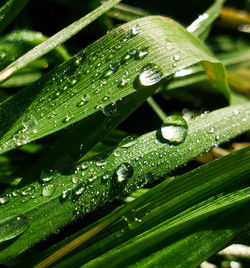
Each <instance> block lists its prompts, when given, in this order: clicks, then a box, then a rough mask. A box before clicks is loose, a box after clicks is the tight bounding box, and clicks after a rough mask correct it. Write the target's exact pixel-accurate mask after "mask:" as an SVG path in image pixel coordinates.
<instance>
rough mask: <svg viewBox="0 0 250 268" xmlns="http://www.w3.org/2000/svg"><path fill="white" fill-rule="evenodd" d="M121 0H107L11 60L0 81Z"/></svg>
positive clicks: (45, 52)
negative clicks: (14, 59)
mask: <svg viewBox="0 0 250 268" xmlns="http://www.w3.org/2000/svg"><path fill="white" fill-rule="evenodd" d="M13 1H14V0H13ZM120 1H121V0H109V1H108V2H106V3H104V4H103V5H101V6H100V7H99V8H97V9H95V10H94V11H92V12H91V13H89V14H87V15H86V16H84V17H83V18H81V19H79V20H77V21H75V22H73V23H72V24H70V25H69V26H68V27H66V28H64V29H63V30H61V31H59V32H58V33H56V34H55V35H53V36H52V37H50V38H49V39H48V40H46V41H44V42H43V43H42V44H40V45H38V46H36V47H35V48H33V49H32V50H30V51H29V52H28V53H26V54H25V55H24V56H22V57H21V58H19V59H18V60H16V61H15V62H13V63H12V64H11V65H9V66H8V67H6V68H5V69H4V70H3V71H2V72H0V82H3V81H5V80H6V79H8V78H9V77H10V76H11V75H13V74H14V73H16V72H17V71H19V70H21V69H22V68H24V67H26V66H27V65H28V64H29V63H31V62H32V61H34V60H36V59H38V58H40V57H41V56H43V55H45V54H47V53H48V52H49V51H51V50H52V49H54V48H56V47H57V46H59V45H61V44H62V43H64V42H65V41H67V40H68V39H70V38H71V37H72V36H74V35H75V34H77V33H78V32H79V31H81V30H82V29H83V28H85V27H86V26H87V25H89V24H90V23H91V22H93V21H94V20H95V19H97V18H98V17H99V16H101V15H102V14H103V13H105V12H106V11H107V10H109V9H110V8H111V7H113V6H114V5H116V4H117V3H119V2H120Z"/></svg>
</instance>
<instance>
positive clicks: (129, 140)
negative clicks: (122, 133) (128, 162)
mask: <svg viewBox="0 0 250 268" xmlns="http://www.w3.org/2000/svg"><path fill="white" fill-rule="evenodd" d="M135 144H136V139H135V137H133V136H128V137H126V138H124V139H123V140H121V141H120V143H119V146H120V147H121V148H129V147H132V146H133V145H135Z"/></svg>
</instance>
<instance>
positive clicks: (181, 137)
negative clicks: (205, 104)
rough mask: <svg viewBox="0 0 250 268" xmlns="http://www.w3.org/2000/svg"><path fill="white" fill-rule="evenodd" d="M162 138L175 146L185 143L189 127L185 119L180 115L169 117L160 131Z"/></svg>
mask: <svg viewBox="0 0 250 268" xmlns="http://www.w3.org/2000/svg"><path fill="white" fill-rule="evenodd" d="M160 133H161V138H162V139H164V140H165V141H168V142H170V143H173V144H178V143H182V142H184V141H185V139H186V136H187V133H188V125H187V122H186V120H185V119H184V118H182V117H181V116H178V115H170V116H168V117H167V118H166V119H165V120H164V122H163V124H162V127H161V129H160Z"/></svg>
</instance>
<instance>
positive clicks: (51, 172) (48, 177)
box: [40, 169, 56, 183]
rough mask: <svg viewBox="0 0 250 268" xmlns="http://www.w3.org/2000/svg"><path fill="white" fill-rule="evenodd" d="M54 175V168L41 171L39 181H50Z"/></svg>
mask: <svg viewBox="0 0 250 268" xmlns="http://www.w3.org/2000/svg"><path fill="white" fill-rule="evenodd" d="M55 175H56V171H55V170H52V169H51V170H49V171H43V172H42V174H41V177H40V179H41V181H42V182H43V183H44V182H49V181H51V180H52V179H53V178H54V177H55Z"/></svg>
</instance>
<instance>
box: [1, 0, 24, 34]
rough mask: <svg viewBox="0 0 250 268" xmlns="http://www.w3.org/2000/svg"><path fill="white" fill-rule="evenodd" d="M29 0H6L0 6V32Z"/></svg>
mask: <svg viewBox="0 0 250 268" xmlns="http://www.w3.org/2000/svg"><path fill="white" fill-rule="evenodd" d="M28 2H29V0H8V1H5V4H4V5H2V6H1V8H0V32H2V31H3V30H4V29H5V28H6V27H7V26H8V25H9V24H10V22H11V21H12V20H13V19H14V18H15V17H16V16H17V15H18V14H19V13H20V11H21V10H22V9H23V8H24V7H25V6H26V5H27V4H28Z"/></svg>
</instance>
